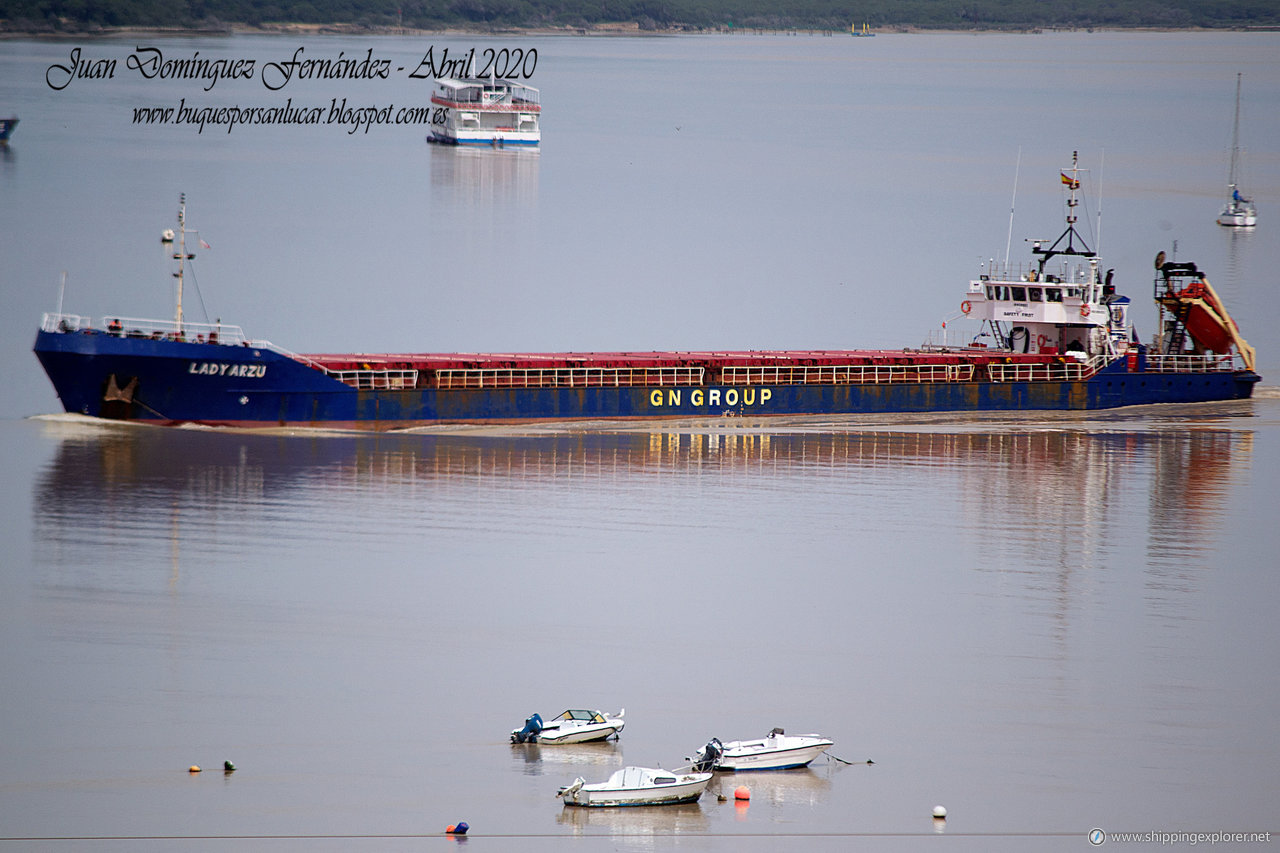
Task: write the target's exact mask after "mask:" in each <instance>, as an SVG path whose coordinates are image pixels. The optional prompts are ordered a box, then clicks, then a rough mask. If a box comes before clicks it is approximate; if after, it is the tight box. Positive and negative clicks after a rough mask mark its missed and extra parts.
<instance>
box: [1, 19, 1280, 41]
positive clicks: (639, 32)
mask: <svg viewBox="0 0 1280 853" xmlns="http://www.w3.org/2000/svg"><path fill="white" fill-rule="evenodd" d="M868 32H869V33H871V34H874V35H946V34H973V35H1011V34H1012V35H1038V34H1043V33H1047V32H1089V33H1102V32H1124V33H1143V32H1148V33H1176V32H1188V33H1191V32H1206V33H1208V32H1215V33H1216V32H1280V26H1272V25H1260V26H1251V27H1014V26H1010V27H1008V28H1002V27H973V28H969V29H949V28H932V27H916V26H907V25H902V26H892V27H883V28H880V29H870V30H868ZM769 33H795V34H797V35H813V36H827V37H835V36H840V35H849V31H848V30H826V29H818V28H815V27H692V26H683V27H665V28H656V29H641V28H640V25H639V24H638V23H636V22H634V21H622V22H616V23H605V24H591V25H588V26H563V27H546V26H541V27H519V26H511V27H458V26H450V27H442V28H440V29H420V28H416V27H368V26H361V25H357V24H299V23H278V24H277V23H273V24H261V25H256V26H255V25H249V24H228V25H226V26H224V27H92V28H87V29H84V30H63V31H57V32H50V31H48V30H10V29H4V30H0V39H6V38H42V39H69V38H79V39H83V38H102V39H110V38H121V37H123V36H153V37H160V36H179V37H181V36H193V35H207V36H233V35H301V36H316V35H365V36H368V35H377V36H386V35H407V36H552V35H579V36H584V37H589V36H676V35H759V34H769Z"/></svg>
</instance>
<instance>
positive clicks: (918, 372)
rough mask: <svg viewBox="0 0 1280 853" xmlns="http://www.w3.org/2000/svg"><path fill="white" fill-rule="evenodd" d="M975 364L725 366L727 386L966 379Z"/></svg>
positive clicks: (968, 377) (724, 381) (883, 382)
mask: <svg viewBox="0 0 1280 853" xmlns="http://www.w3.org/2000/svg"><path fill="white" fill-rule="evenodd" d="M972 378H973V365H972V364H875V365H872V364H841V365H820V366H815V365H776V366H775V365H770V366H767V367H726V368H724V370H722V371H721V381H722V382H723V383H724V384H725V385H882V384H892V383H912V382H967V381H969V380H970V379H972Z"/></svg>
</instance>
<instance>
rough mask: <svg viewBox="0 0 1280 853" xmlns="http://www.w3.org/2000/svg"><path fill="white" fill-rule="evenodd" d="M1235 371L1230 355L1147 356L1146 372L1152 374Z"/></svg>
mask: <svg viewBox="0 0 1280 853" xmlns="http://www.w3.org/2000/svg"><path fill="white" fill-rule="evenodd" d="M1236 369H1237V367H1236V364H1235V359H1234V358H1233V357H1232V356H1230V355H1218V354H1213V355H1148V356H1147V370H1150V371H1152V372H1153V373H1231V372H1232V371H1234V370H1236Z"/></svg>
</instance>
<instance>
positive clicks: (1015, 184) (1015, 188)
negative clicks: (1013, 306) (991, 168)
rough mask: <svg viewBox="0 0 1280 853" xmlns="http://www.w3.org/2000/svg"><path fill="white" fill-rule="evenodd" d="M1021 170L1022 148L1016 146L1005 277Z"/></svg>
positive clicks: (1005, 250)
mask: <svg viewBox="0 0 1280 853" xmlns="http://www.w3.org/2000/svg"><path fill="white" fill-rule="evenodd" d="M1021 170H1022V146H1021V145H1019V146H1018V163H1017V165H1015V166H1014V167H1013V198H1012V199H1010V201H1009V236H1008V237H1006V238H1005V241H1004V268H1005V275H1008V270H1009V246H1010V244H1012V243H1013V208H1014V204H1015V203H1016V202H1017V201H1018V173H1019V172H1020V171H1021Z"/></svg>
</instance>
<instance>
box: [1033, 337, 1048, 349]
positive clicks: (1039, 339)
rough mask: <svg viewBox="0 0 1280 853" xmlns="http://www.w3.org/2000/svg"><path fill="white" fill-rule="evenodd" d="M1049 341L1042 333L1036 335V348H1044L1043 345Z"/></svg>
mask: <svg viewBox="0 0 1280 853" xmlns="http://www.w3.org/2000/svg"><path fill="white" fill-rule="evenodd" d="M1047 343H1049V339H1048V338H1046V337H1045V336H1044V335H1036V349H1044V345H1045V344H1047Z"/></svg>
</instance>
